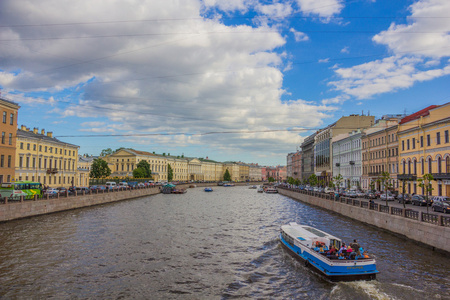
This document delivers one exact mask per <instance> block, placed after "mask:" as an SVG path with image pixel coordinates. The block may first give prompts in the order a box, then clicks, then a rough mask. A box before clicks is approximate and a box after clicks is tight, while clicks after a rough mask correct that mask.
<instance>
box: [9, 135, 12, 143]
mask: <svg viewBox="0 0 450 300" xmlns="http://www.w3.org/2000/svg"><path fill="white" fill-rule="evenodd" d="M9 144H10V145H12V133H10V134H9Z"/></svg>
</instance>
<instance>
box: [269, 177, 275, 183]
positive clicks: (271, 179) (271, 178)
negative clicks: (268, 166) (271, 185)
mask: <svg viewBox="0 0 450 300" xmlns="http://www.w3.org/2000/svg"><path fill="white" fill-rule="evenodd" d="M267 181H269V182H274V181H275V178H273V177H269V178H267Z"/></svg>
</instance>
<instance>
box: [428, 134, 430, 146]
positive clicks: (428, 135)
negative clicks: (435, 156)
mask: <svg viewBox="0 0 450 300" xmlns="http://www.w3.org/2000/svg"><path fill="white" fill-rule="evenodd" d="M430 145H431V136H430V135H429V134H427V146H430Z"/></svg>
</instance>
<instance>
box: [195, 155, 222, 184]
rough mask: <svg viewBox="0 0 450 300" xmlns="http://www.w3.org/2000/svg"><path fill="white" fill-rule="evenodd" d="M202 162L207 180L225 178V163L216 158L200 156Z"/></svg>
mask: <svg viewBox="0 0 450 300" xmlns="http://www.w3.org/2000/svg"><path fill="white" fill-rule="evenodd" d="M199 160H200V161H201V163H202V173H203V178H204V180H205V181H221V180H223V174H222V170H223V164H222V163H219V162H216V161H214V160H210V159H208V157H207V158H206V159H203V158H200V159H199Z"/></svg>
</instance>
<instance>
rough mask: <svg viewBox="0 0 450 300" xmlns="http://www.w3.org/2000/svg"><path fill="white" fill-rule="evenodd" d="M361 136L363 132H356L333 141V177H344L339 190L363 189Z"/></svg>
mask: <svg viewBox="0 0 450 300" xmlns="http://www.w3.org/2000/svg"><path fill="white" fill-rule="evenodd" d="M361 136H362V132H361V130H356V131H353V132H351V133H346V134H340V135H338V136H336V137H334V138H333V139H332V144H333V145H332V148H333V176H334V177H336V176H338V175H339V174H340V175H341V176H342V182H341V186H340V187H339V188H348V189H353V190H360V189H361V176H362V160H361Z"/></svg>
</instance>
